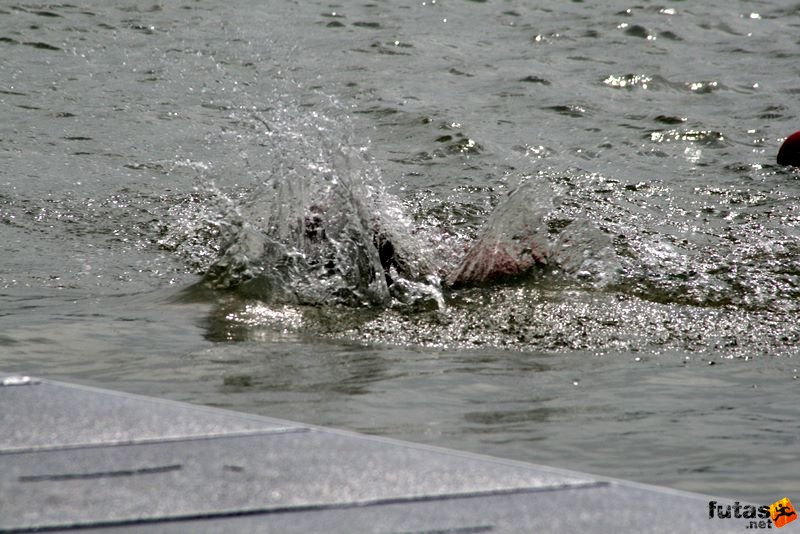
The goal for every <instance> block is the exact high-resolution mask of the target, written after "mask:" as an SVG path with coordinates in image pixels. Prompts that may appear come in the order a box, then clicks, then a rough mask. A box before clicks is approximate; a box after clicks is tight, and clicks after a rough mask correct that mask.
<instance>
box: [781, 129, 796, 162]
mask: <svg viewBox="0 0 800 534" xmlns="http://www.w3.org/2000/svg"><path fill="white" fill-rule="evenodd" d="M778 165H792V166H793V167H800V132H795V133H793V134H792V135H790V136H789V137H787V138H786V141H784V142H783V144H782V145H781V149H780V150H778Z"/></svg>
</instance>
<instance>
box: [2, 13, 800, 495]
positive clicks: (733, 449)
mask: <svg viewBox="0 0 800 534" xmlns="http://www.w3.org/2000/svg"><path fill="white" fill-rule="evenodd" d="M95 4H97V3H81V2H72V3H70V4H64V5H44V4H33V3H30V4H28V3H4V4H2V5H1V6H0V50H2V54H0V119H2V120H0V247H2V248H0V250H1V251H2V260H1V261H0V295H2V299H0V369H2V370H4V371H20V372H26V373H31V374H39V375H44V376H49V377H55V378H64V379H69V380H73V381H80V382H84V383H89V384H93V385H98V386H103V387H110V388H116V389H122V390H127V391H132V392H136V393H143V394H150V395H159V396H165V397H169V398H174V399H179V400H186V401H191V402H198V403H205V404H210V405H216V406H224V407H230V408H234V409H239V410H245V411H250V412H256V413H262V414H266V415H271V416H276V417H284V418H289V419H294V420H299V421H305V422H309V423H315V424H322V425H333V426H340V427H346V428H350V429H354V430H358V431H363V432H368V433H376V434H381V435H386V436H392V437H398V438H403V439H409V440H413V441H419V442H426V443H432V444H435V445H442V446H451V447H456V448H461V449H468V450H472V451H476V452H482V453H488V454H493V455H498V456H503V457H511V458H517V459H521V460H526V461H532V462H539V463H545V464H552V465H557V466H562V467H568V468H573V469H579V470H586V471H590V472H594V473H599V474H606V475H610V476H616V477H623V478H631V479H635V480H640V481H644V482H650V483H657V484H665V485H669V486H673V487H677V488H683V489H689V490H695V491H702V492H706V493H712V494H722V495H728V496H732V497H736V498H742V499H750V500H754V501H759V502H763V503H769V502H773V501H774V500H775V499H777V498H780V497H782V496H784V495H789V496H790V497H791V495H797V494H799V493H800V481H799V480H800V479H799V478H798V474H800V467H798V464H797V454H796V451H797V450H798V445H800V443H799V440H798V438H799V437H800V430H798V421H799V420H800V417H798V415H799V414H798V408H797V406H798V399H799V397H800V395H799V394H798V386H800V382H799V381H798V379H797V376H798V372H797V369H798V367H800V365H799V364H798V349H797V346H798V343H799V342H800V328H798V326H797V320H796V317H797V312H798V309H799V308H800V240H799V239H798V229H797V227H798V223H799V222H800V212H799V211H798V197H799V196H800V181H798V174H797V173H796V172H792V171H790V170H787V169H784V168H780V167H776V166H775V165H774V163H773V162H774V155H775V153H776V152H777V149H778V146H779V144H780V141H781V139H782V138H783V137H785V136H786V135H788V134H790V133H791V132H793V131H795V130H797V129H800V123H799V122H798V120H797V117H798V104H797V98H798V95H799V94H800V80H799V79H798V78H797V65H798V60H800V47H798V45H800V38H799V37H798V35H800V33H798V29H799V28H800V5H795V4H793V3H789V2H774V1H773V2H730V1H725V2H723V1H722V0H715V1H713V2H705V3H703V4H702V6H701V5H695V4H694V3H686V2H670V1H666V0H665V1H663V2H661V3H650V2H638V3H626V2H622V1H609V2H602V3H596V2H593V3H588V2H586V3H584V2H569V3H568V2H556V1H547V2H536V3H535V4H536V5H534V3H533V2H522V1H504V2H500V1H484V2H478V1H462V0H458V1H457V0H450V1H444V0H438V1H437V2H432V1H430V0H429V1H427V2H421V1H418V2H393V3H391V4H389V3H373V4H369V3H361V2H349V1H348V2H343V3H340V4H337V5H333V4H329V3H328V2H322V3H317V2H300V3H294V2H278V1H272V2H240V3H236V4H234V5H224V4H223V3H220V2H210V1H202V0H201V1H197V2H182V3H180V2H175V3H164V4H157V3H154V4H152V6H149V7H148V6H145V5H144V4H142V7H134V4H132V3H127V2H114V3H106V2H104V3H102V6H101V5H95ZM343 154H345V155H347V154H349V155H350V156H349V157H344V156H343ZM325 173H328V174H330V173H333V174H336V175H340V176H342V177H351V178H352V179H353V180H355V181H357V182H358V183H359V184H360V187H361V190H363V191H364V193H363V194H364V195H365V196H366V197H370V198H378V197H379V198H382V199H384V203H383V204H381V208H380V209H381V210H384V212H383V215H384V216H385V217H386V218H387V219H390V220H392V221H395V223H396V225H397V228H399V229H401V230H403V231H405V232H406V233H407V235H408V236H409V241H408V242H405V243H404V244H405V245H406V246H408V247H409V248H410V249H414V250H413V252H416V253H417V254H419V255H420V256H423V257H427V258H428V259H430V261H431V262H433V263H434V264H435V267H436V268H438V269H440V270H442V271H447V270H448V269H452V268H453V267H454V266H455V265H456V264H457V263H458V260H459V257H460V255H462V254H463V251H464V250H465V247H466V246H467V245H468V244H469V243H470V242H471V241H472V240H474V239H475V238H476V237H478V236H479V235H480V231H481V228H482V227H483V226H484V224H485V223H486V221H487V219H488V218H489V215H490V213H491V212H492V210H493V209H494V208H495V206H497V205H498V204H502V202H503V199H504V198H506V197H507V195H508V193H509V192H510V191H512V190H514V189H515V188H516V187H517V186H518V185H519V184H523V186H522V188H523V190H525V191H529V192H530V191H532V192H533V193H530V194H529V195H528V197H526V198H529V199H530V200H526V201H525V202H531V203H535V204H536V206H535V207H533V208H531V209H536V210H539V211H542V210H543V211H542V213H543V214H544V215H543V217H544V221H545V223H546V225H547V229H548V232H549V234H548V235H549V238H550V241H551V243H550V246H551V247H552V250H553V251H554V252H553V257H554V258H557V260H558V261H555V262H553V263H551V265H550V267H548V268H545V269H538V270H535V271H534V272H532V273H530V274H529V275H528V276H526V277H523V278H521V279H516V280H513V281H507V282H504V283H499V284H494V285H488V286H484V287H477V288H474V287H473V288H462V289H457V290H445V291H444V294H443V298H444V299H445V302H446V308H445V309H443V310H435V309H431V308H430V307H429V306H422V307H414V306H404V305H399V304H398V303H395V305H393V306H390V307H388V308H381V307H374V308H371V309H357V308H356V309H354V308H347V309H343V308H338V307H331V306H297V305H290V304H272V305H266V304H264V303H262V302H259V301H257V300H254V299H248V298H246V297H245V296H243V295H242V294H241V293H235V292H233V293H232V292H228V291H215V292H208V291H205V292H204V291H198V290H191V289H188V288H191V287H193V285H194V284H195V283H196V282H197V281H198V279H199V276H200V274H201V273H203V272H204V271H205V269H207V268H208V267H209V266H210V265H211V264H212V263H213V262H214V261H215V259H216V258H217V257H218V256H219V254H220V253H221V252H224V250H225V245H226V236H227V237H230V236H229V234H230V231H231V230H230V229H231V228H234V229H237V228H238V229H240V230H241V229H242V228H249V229H251V230H252V231H253V232H254V233H255V234H256V235H257V234H259V231H260V230H263V229H264V225H265V224H266V223H265V220H266V219H267V218H268V217H267V215H265V214H264V212H265V210H266V209H267V208H269V207H270V206H273V205H274V201H275V197H274V195H275V189H274V187H272V186H274V184H275V183H276V182H277V183H287V184H292V183H296V181H297V180H302V179H303V178H304V177H308V176H321V175H322V174H325ZM283 177H285V179H283ZM282 179H283V181H281V180H282ZM270 184H271V185H270ZM271 195H272V196H271ZM367 204H368V205H369V206H374V204H371V203H367ZM526 206H527V204H525V203H524V202H521V203H520V205H519V206H516V205H512V207H513V208H514V209H513V210H511V211H510V212H511V213H512V214H524V213H529V211H526ZM520 216H523V215H520ZM565 243H567V244H570V243H571V244H573V245H575V244H577V246H573V247H572V248H570V247H568V246H566V245H565ZM254 263H255V262H254Z"/></svg>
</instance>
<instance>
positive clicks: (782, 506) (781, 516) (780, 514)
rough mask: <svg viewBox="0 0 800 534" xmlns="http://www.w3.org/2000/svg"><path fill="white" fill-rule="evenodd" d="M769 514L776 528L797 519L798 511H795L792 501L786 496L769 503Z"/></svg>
mask: <svg viewBox="0 0 800 534" xmlns="http://www.w3.org/2000/svg"><path fill="white" fill-rule="evenodd" d="M769 514H770V517H771V519H772V522H773V523H775V528H781V527H782V526H784V525H788V524H789V523H791V522H792V521H794V520H795V519H797V512H795V511H794V506H792V501H790V500H789V499H787V498H786V497H784V498H783V499H781V500H779V501H778V502H776V503H773V504H770V505H769Z"/></svg>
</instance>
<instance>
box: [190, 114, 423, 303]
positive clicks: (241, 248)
mask: <svg viewBox="0 0 800 534" xmlns="http://www.w3.org/2000/svg"><path fill="white" fill-rule="evenodd" d="M259 123H260V124H262V125H263V126H264V127H266V130H265V131H264V132H263V135H264V137H266V140H268V141H269V142H270V143H271V150H270V151H269V157H270V158H271V159H272V161H273V162H274V165H273V168H272V169H271V171H270V172H269V174H268V175H267V176H266V177H265V178H264V179H263V181H262V182H261V183H260V184H259V186H258V187H257V188H256V189H255V191H253V193H252V194H251V195H250V196H249V197H248V198H247V199H246V200H244V201H241V202H239V203H237V204H236V205H235V206H234V208H233V209H232V210H230V212H229V213H228V214H227V215H226V216H225V217H224V218H223V219H224V220H223V222H222V223H221V224H220V225H219V227H220V228H221V233H222V246H221V254H220V256H219V258H218V259H217V260H216V261H215V262H214V263H213V264H212V265H211V266H210V268H209V269H208V271H207V273H206V275H205V277H204V280H203V283H204V284H206V285H207V286H210V287H213V288H228V289H234V290H235V291H236V292H237V293H239V294H240V295H243V296H245V297H252V298H256V299H258V300H261V301H263V302H265V303H276V304H277V303H280V304H286V303H288V304H307V305H331V304H343V305H348V306H385V305H388V304H389V303H390V302H391V292H390V286H395V285H397V289H402V291H399V292H398V295H400V296H401V297H402V298H401V299H400V300H405V301H407V302H409V303H410V302H415V301H417V300H418V299H419V298H421V297H420V292H424V290H427V289H426V286H435V285H436V284H435V282H431V281H430V280H429V278H426V275H428V277H429V276H430V275H431V274H432V273H434V272H435V268H434V267H432V266H431V265H430V264H429V262H428V261H427V260H426V259H425V254H424V246H423V245H422V244H421V243H420V242H418V240H415V239H414V238H413V237H412V236H411V235H410V233H409V231H408V228H409V227H410V223H409V222H408V221H407V220H406V218H405V217H404V215H403V214H402V210H401V209H400V207H399V203H398V202H397V201H396V200H395V199H394V198H392V197H391V196H390V195H388V194H387V193H386V192H385V190H384V187H383V184H382V182H381V179H380V175H379V173H378V171H377V169H375V168H373V167H371V166H370V165H369V164H368V162H367V161H366V160H365V158H364V156H363V152H364V150H363V149H361V148H358V147H355V148H354V147H353V145H352V144H349V143H348V142H347V141H346V140H341V139H340V138H339V137H338V136H340V135H341V132H342V131H343V130H346V128H341V127H339V126H340V123H339V122H336V121H333V120H332V119H330V118H328V117H327V116H324V115H322V114H320V113H311V114H309V113H303V112H301V111H300V110H298V109H287V108H281V109H280V110H278V111H276V112H275V113H274V114H273V115H272V116H271V117H270V118H269V120H265V119H264V118H263V117H255V118H254V119H253V120H252V121H251V124H254V125H257V124H259ZM399 280H402V283H400V284H399V285H398V284H397V282H398V281H399ZM420 284H421V285H420ZM409 288H411V291H410V292H409Z"/></svg>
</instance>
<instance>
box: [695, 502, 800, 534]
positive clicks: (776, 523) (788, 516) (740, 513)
mask: <svg viewBox="0 0 800 534" xmlns="http://www.w3.org/2000/svg"><path fill="white" fill-rule="evenodd" d="M708 518H709V519H715V518H716V519H744V520H747V523H746V524H745V526H744V528H747V529H761V528H773V527H775V528H781V527H784V526H786V525H788V524H789V523H791V522H792V521H794V520H795V519H797V512H796V511H795V509H794V506H792V502H791V501H790V500H789V499H788V498H786V497H784V498H783V499H781V500H779V501H777V502H774V503H772V504H770V505H764V506H755V505H752V504H742V503H740V502H739V501H735V502H734V503H733V505H730V504H719V503H718V502H717V501H709V502H708Z"/></svg>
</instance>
